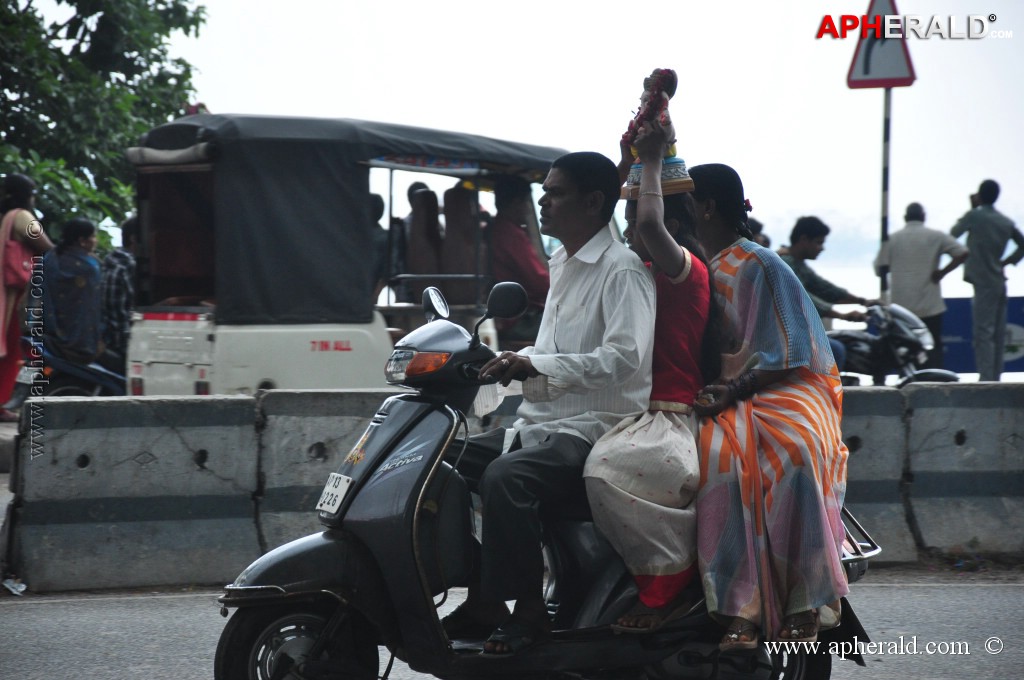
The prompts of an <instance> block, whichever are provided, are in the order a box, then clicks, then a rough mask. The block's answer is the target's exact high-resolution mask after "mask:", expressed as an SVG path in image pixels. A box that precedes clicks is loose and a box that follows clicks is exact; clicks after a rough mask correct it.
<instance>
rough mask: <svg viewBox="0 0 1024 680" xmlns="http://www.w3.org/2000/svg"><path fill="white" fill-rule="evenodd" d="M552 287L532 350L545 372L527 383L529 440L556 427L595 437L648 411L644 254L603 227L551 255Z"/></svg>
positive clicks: (524, 428)
mask: <svg viewBox="0 0 1024 680" xmlns="http://www.w3.org/2000/svg"><path fill="white" fill-rule="evenodd" d="M549 266H550V269H551V288H550V289H549V291H548V297H547V301H546V302H545V305H544V316H543V319H542V321H541V324H540V329H539V330H538V332H537V344H536V345H535V346H533V347H527V348H526V349H524V350H522V351H521V352H520V354H524V355H528V356H529V357H530V360H531V361H532V362H533V366H534V368H536V369H537V370H538V371H540V373H541V374H542V375H540V376H538V377H536V378H530V379H528V380H526V381H525V382H524V383H523V403H522V405H521V406H520V407H519V411H518V414H517V415H518V416H519V419H518V420H517V421H516V423H515V428H516V430H517V431H518V433H519V435H520V439H521V441H522V444H523V446H533V445H535V444H538V443H540V442H541V441H543V440H544V439H545V438H546V437H547V436H548V435H550V434H553V433H556V432H565V433H569V434H574V435H577V436H579V437H582V438H583V439H586V440H587V441H589V442H590V443H591V444H593V443H594V442H596V441H597V440H598V439H600V438H601V435H603V434H604V433H605V432H607V431H608V430H610V429H611V428H612V427H614V426H615V425H617V424H618V423H619V421H621V420H622V419H623V418H624V417H626V416H627V415H630V414H637V413H641V412H643V411H646V410H647V404H648V401H649V399H650V395H651V356H652V348H653V343H654V310H655V307H654V280H653V278H652V277H651V274H650V272H649V271H648V270H647V267H645V266H644V265H643V263H642V262H641V261H640V258H639V257H637V255H636V254H635V253H634V252H633V251H631V250H629V248H627V247H626V246H624V245H623V244H621V243H619V242H617V241H615V240H614V239H612V236H611V233H610V232H609V230H608V229H602V230H601V231H599V232H598V233H597V234H596V235H595V236H594V237H593V238H592V239H590V241H588V242H587V244H586V245H584V246H583V247H582V248H580V250H579V251H577V252H576V254H575V255H573V256H572V257H566V252H565V249H564V248H559V249H558V250H557V251H555V254H554V255H553V256H552V257H551V260H550V262H549Z"/></svg>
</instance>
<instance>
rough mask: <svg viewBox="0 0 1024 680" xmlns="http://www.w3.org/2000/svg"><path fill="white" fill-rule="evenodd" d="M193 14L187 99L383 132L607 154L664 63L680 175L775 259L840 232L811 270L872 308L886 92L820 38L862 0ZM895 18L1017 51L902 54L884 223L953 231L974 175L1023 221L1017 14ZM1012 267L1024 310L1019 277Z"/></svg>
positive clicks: (922, 1) (346, 6)
mask: <svg viewBox="0 0 1024 680" xmlns="http://www.w3.org/2000/svg"><path fill="white" fill-rule="evenodd" d="M204 4H205V5H206V6H207V13H208V20H207V24H206V26H205V27H204V28H203V29H202V32H201V34H200V36H199V38H198V39H187V40H186V39H177V40H175V42H174V45H173V54H174V55H175V56H181V57H184V58H186V59H187V60H189V61H190V62H191V63H192V64H193V65H194V66H195V67H196V69H197V73H196V78H195V84H196V86H197V88H198V99H199V100H200V101H203V102H205V103H206V104H207V106H208V107H209V108H210V110H211V111H213V112H215V113H216V112H221V113H228V112H231V113H254V114H284V115H300V116H324V117H346V118H361V119H371V120H382V121H389V122H396V123H404V124H409V125H419V126H424V127H434V128H441V129H452V130H462V131H467V132H473V133H478V134H483V135H488V136H491V137H499V138H504V139H511V140H515V141H522V142H530V143H536V144H543V145H550V146H557V147H562V148H565V149H568V150H573V151H576V150H596V151H601V152H603V153H605V154H607V155H608V156H610V157H612V158H613V160H615V159H616V158H617V153H618V147H617V139H618V137H619V135H620V134H621V132H622V130H623V129H624V127H625V125H626V123H627V122H628V121H629V119H630V118H631V117H632V115H633V111H634V110H635V108H636V105H637V98H638V97H639V94H640V90H641V89H642V80H643V77H644V76H645V75H647V74H648V73H649V72H650V71H651V69H653V68H655V67H667V68H673V69H675V70H676V71H677V72H678V73H679V75H680V79H681V83H680V88H679V91H678V92H677V93H676V96H675V97H674V98H673V100H672V104H671V111H672V115H673V119H674V121H675V123H676V127H677V134H678V138H679V144H678V149H679V154H680V155H681V156H683V158H684V159H685V160H686V162H687V164H689V165H691V166H692V165H696V164H699V163H706V162H724V163H728V164H730V165H732V166H733V167H735V168H736V169H737V170H738V171H739V173H740V175H741V176H742V178H743V180H744V184H745V187H746V192H747V196H748V198H749V199H750V201H751V203H752V204H753V206H754V212H753V213H752V215H753V216H754V217H757V218H758V219H759V220H761V221H762V222H763V223H764V224H765V225H766V228H767V232H768V234H769V235H770V236H771V238H772V240H773V242H774V243H775V244H782V243H785V242H786V241H787V240H788V235H789V230H790V228H791V227H792V225H793V222H794V221H795V219H796V218H797V217H799V216H800V215H811V214H813V215H818V216H819V217H821V218H822V219H824V220H825V222H826V223H828V224H829V225H830V226H831V227H832V229H833V232H832V235H831V236H830V237H829V240H828V243H827V249H826V251H825V252H824V253H823V254H822V255H821V257H820V258H819V261H818V264H817V265H816V268H817V269H818V271H819V272H820V273H822V274H824V275H826V276H831V277H834V278H836V279H837V280H838V281H839V282H841V283H844V284H845V285H848V286H850V287H853V288H854V289H855V292H858V293H861V294H864V295H871V294H875V293H877V290H878V284H877V279H873V278H872V274H871V269H870V264H871V260H872V258H873V256H874V254H875V252H876V251H877V247H878V238H879V224H880V215H881V160H882V143H881V142H882V118H883V92H884V90H883V89H862V90H851V89H849V88H848V87H847V84H846V75H847V71H848V70H849V67H850V62H851V60H852V57H853V54H854V50H855V48H856V40H855V39H854V38H853V37H850V38H847V39H846V40H835V39H831V38H823V39H820V40H818V39H816V38H815V35H816V34H817V32H818V28H819V25H820V24H821V21H822V18H823V17H824V15H825V14H829V15H832V16H835V17H836V18H837V21H838V17H839V16H840V15H843V14H858V15H859V14H863V13H865V12H866V11H867V8H868V4H869V3H868V0H853V1H850V0H834V1H832V2H824V1H822V0H794V1H788V2H784V3H774V2H763V1H761V0H717V1H716V2H708V1H703V2H694V1H690V0H680V1H677V2H661V3H626V2H615V3H612V2H606V1H605V0H589V1H580V2H577V1H574V0H559V1H558V2H553V1H551V0H545V1H543V2H541V1H538V0H515V1H514V2H505V3H487V2H479V1H477V2H461V1H460V2H457V1H447V0H434V1H432V2H406V1H403V2H387V1H381V2H372V3H370V2H350V1H348V0H335V1H329V0H291V1H290V2H287V3H259V4H254V3H252V2H246V1H243V0H207V1H206V2H205V3H204ZM896 5H897V9H898V11H899V12H900V13H901V14H916V15H924V16H925V17H926V18H930V17H931V16H939V17H942V19H943V20H944V21H945V19H946V18H947V17H949V16H952V17H954V21H955V22H956V23H957V25H959V26H963V25H964V24H965V23H966V20H967V16H968V15H977V14H980V15H986V16H987V15H992V14H994V15H996V17H997V18H996V20H995V22H993V23H992V24H990V26H989V28H990V29H991V30H999V31H1002V32H1004V35H1005V34H1006V33H1012V37H1003V38H994V37H986V38H985V39H982V40H963V39H942V38H939V37H932V38H930V39H928V40H920V39H911V40H910V41H908V47H909V51H910V57H911V60H912V62H913V67H914V70H915V72H916V75H917V81H916V82H915V83H914V84H913V85H912V86H910V87H901V88H894V89H893V98H892V99H893V107H892V135H891V136H892V146H891V161H890V164H891V167H890V192H891V195H890V216H891V217H890V229H897V228H899V227H900V226H901V225H902V215H903V210H904V208H905V207H906V204H907V203H908V202H911V201H918V202H921V203H922V204H923V205H924V206H925V209H926V211H927V214H928V223H929V224H930V225H931V226H933V227H936V228H941V229H944V230H948V229H949V228H950V227H951V226H952V225H953V223H954V222H955V221H956V219H957V218H958V217H959V216H960V215H961V214H962V213H963V212H965V211H966V210H967V209H968V207H969V205H968V195H969V194H971V193H972V192H974V191H975V190H976V189H977V186H978V184H979V183H980V181H981V180H983V179H986V178H993V179H995V180H997V181H998V182H999V183H1000V184H1001V185H1002V187H1003V195H1002V196H1001V197H1000V199H999V201H998V203H997V208H999V209H1000V210H1002V211H1003V212H1005V213H1006V214H1008V215H1009V216H1010V217H1011V218H1012V219H1014V220H1015V221H1016V222H1017V223H1018V225H1021V224H1022V223H1024V163H1022V158H1024V125H1022V122H1024V91H1022V89H1021V87H1020V83H1021V72H1022V69H1024V3H1021V2H1017V1H1014V0H913V1H912V0H898V1H897V3H896ZM448 183H449V184H450V182H448ZM402 191H403V193H404V189H402ZM399 199H400V197H399V196H396V212H399V213H400V212H401V211H400V210H399V207H400V206H399ZM1008 272H1009V276H1010V288H1011V294H1013V295H1024V268H1022V267H1017V268H1010V269H1009V270H1008ZM960 279H961V275H960V273H956V274H954V275H952V276H951V277H949V278H948V279H947V281H946V282H945V283H944V285H945V290H944V292H945V294H946V295H947V296H970V295H971V289H970V287H969V286H967V285H966V284H964V283H963V282H962V281H961V280H960Z"/></svg>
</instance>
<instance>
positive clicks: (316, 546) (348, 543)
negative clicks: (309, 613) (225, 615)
mask: <svg viewBox="0 0 1024 680" xmlns="http://www.w3.org/2000/svg"><path fill="white" fill-rule="evenodd" d="M325 598H333V599H336V600H338V601H340V602H344V603H347V604H349V605H351V606H352V607H354V608H355V609H357V610H359V611H360V612H361V613H362V614H363V615H364V616H366V618H367V619H369V620H370V622H371V623H373V624H374V625H376V626H377V629H378V630H379V631H381V633H382V634H383V635H384V636H385V638H392V637H395V636H396V635H397V631H398V619H397V617H396V616H395V611H394V606H393V604H392V602H391V599H390V597H389V595H388V591H387V588H386V587H385V585H384V579H383V577H382V576H381V573H380V568H379V567H378V565H377V562H376V560H374V558H373V555H371V554H370V552H369V551H368V550H367V549H366V547H365V546H364V545H363V544H362V542H360V541H359V540H358V539H357V538H355V537H354V536H352V535H351V534H349V533H348V532H344V531H338V530H328V531H322V532H320V533H317V534H310V535H309V536H305V537H303V538H299V539H296V540H294V541H291V542H290V543H285V544H284V545H282V546H280V547H278V548H275V549H274V550H271V551H270V552H268V553H267V554H266V555H263V556H262V557H260V558H259V559H257V560H256V561H255V562H253V563H252V564H250V565H249V566H248V567H246V568H245V570H243V571H242V573H241V574H239V575H238V578H236V579H235V580H234V582H233V583H231V584H230V585H228V586H225V588H224V595H222V596H221V597H220V598H219V599H218V602H220V603H221V604H222V605H223V606H224V607H250V606H258V605H266V604H272V603H274V602H276V601H284V600H288V601H291V600H318V599H325Z"/></svg>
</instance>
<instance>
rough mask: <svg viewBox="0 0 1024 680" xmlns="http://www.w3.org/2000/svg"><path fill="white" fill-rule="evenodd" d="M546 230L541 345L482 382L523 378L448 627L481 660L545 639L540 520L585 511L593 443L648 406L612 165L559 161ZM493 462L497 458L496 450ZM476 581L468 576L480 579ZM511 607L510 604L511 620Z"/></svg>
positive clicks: (633, 283)
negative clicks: (471, 564) (472, 562)
mask: <svg viewBox="0 0 1024 680" xmlns="http://www.w3.org/2000/svg"><path fill="white" fill-rule="evenodd" d="M543 189H544V195H543V196H542V197H541V199H540V201H539V204H540V224H541V232H542V233H543V234H546V235H548V236H551V237H554V238H557V239H559V240H560V241H561V243H562V248H561V249H559V250H558V251H556V252H555V254H554V256H553V257H552V258H551V261H550V266H551V290H550V293H549V295H548V299H547V303H546V305H545V309H544V316H543V318H542V321H541V325H540V330H539V333H538V337H537V342H536V345H534V346H533V347H528V348H526V349H524V350H522V351H521V352H520V353H518V354H515V353H511V352H503V353H502V354H500V355H499V356H497V357H496V358H494V359H493V360H491V361H490V362H488V363H487V364H485V365H484V366H483V368H482V369H481V372H480V377H481V379H482V380H495V379H496V380H498V381H499V382H501V383H502V384H503V385H505V386H508V385H509V383H510V382H511V381H512V380H513V379H522V380H523V404H522V406H520V408H519V411H518V416H519V418H518V420H517V421H516V423H515V439H514V441H513V444H512V447H511V450H510V452H508V453H506V454H504V455H501V456H497V457H494V458H493V460H492V461H490V462H489V464H486V467H485V469H484V470H483V472H482V475H478V474H474V473H478V472H479V469H478V470H475V471H474V470H467V469H466V467H472V466H470V465H464V464H460V465H459V466H458V467H459V470H460V472H462V473H463V474H464V475H465V476H467V477H469V478H470V479H473V478H479V484H478V488H479V492H480V496H481V499H482V502H483V542H482V559H481V562H480V574H479V583H478V584H477V583H474V584H473V585H471V586H470V589H469V594H468V596H467V599H466V601H465V603H463V604H462V605H461V606H460V607H459V608H458V609H457V610H456V611H455V612H453V613H452V614H450V615H449V616H448V617H446V618H445V619H444V622H443V624H444V627H445V630H446V632H447V633H448V635H449V637H458V636H461V635H465V634H471V633H472V632H474V631H476V632H483V634H484V635H486V634H487V633H486V632H485V631H486V630H491V631H493V632H491V634H490V637H488V639H487V641H486V643H485V645H484V653H485V654H492V655H507V654H513V653H516V652H518V651H520V650H522V649H524V648H525V647H528V646H529V645H531V644H534V643H536V642H538V641H539V640H542V639H544V638H545V637H546V636H547V634H548V633H549V632H550V626H551V624H550V620H549V619H548V613H547V609H546V606H545V602H544V599H543V597H542V588H543V570H544V564H543V558H542V556H541V552H540V544H541V514H542V512H544V513H545V514H546V515H547V514H548V513H550V512H551V511H552V506H555V505H556V504H557V506H558V507H559V508H562V507H567V506H568V507H576V506H579V507H582V508H586V507H587V499H586V489H585V486H584V481H583V475H582V472H583V465H584V463H585V461H586V458H587V455H588V453H589V452H590V449H591V447H592V446H593V444H594V442H595V441H597V440H598V439H599V438H600V437H601V435H603V434H604V433H605V432H607V431H608V430H609V429H611V428H612V427H613V426H614V425H616V424H617V423H618V422H619V421H621V420H622V418H623V417H625V416H627V415H629V414H632V413H638V412H641V411H643V410H645V409H646V408H647V400H648V397H649V395H650V389H651V378H650V369H651V352H652V342H653V328H654V313H655V308H654V286H653V282H652V280H651V277H650V274H649V273H648V272H647V270H646V268H645V267H644V266H643V264H642V263H641V262H640V260H639V259H638V258H637V257H636V256H635V255H634V254H633V253H632V252H630V251H629V249H628V248H627V247H626V246H624V245H623V244H621V243H619V242H617V241H615V240H614V239H613V238H612V236H611V233H610V232H609V230H608V229H607V224H608V222H609V220H610V219H611V215H612V211H613V210H614V208H615V204H616V202H617V200H618V198H619V193H620V180H619V175H618V171H617V169H616V167H615V164H614V163H613V162H612V161H611V160H609V159H608V158H606V157H604V156H602V155H600V154H597V153H591V152H581V153H571V154H567V155H565V156H562V157H561V158H559V159H557V160H556V161H555V162H554V163H553V164H552V166H551V171H550V172H549V173H548V176H547V179H546V180H545V181H544V184H543ZM494 453H495V454H497V453H498V452H494ZM475 580H476V579H474V581H475ZM506 600H515V601H516V604H515V609H514V611H513V612H512V613H511V615H510V614H509V612H508V610H507V608H506V607H505V605H504V602H505V601H506Z"/></svg>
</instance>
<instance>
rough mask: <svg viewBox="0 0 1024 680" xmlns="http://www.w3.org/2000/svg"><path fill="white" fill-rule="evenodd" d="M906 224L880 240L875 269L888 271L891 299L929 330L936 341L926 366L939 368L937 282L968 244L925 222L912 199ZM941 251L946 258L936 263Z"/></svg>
mask: <svg viewBox="0 0 1024 680" xmlns="http://www.w3.org/2000/svg"><path fill="white" fill-rule="evenodd" d="M904 219H905V220H906V226H904V227H903V228H902V229H900V230H899V231H897V232H896V233H894V234H892V235H890V236H889V238H888V239H887V240H885V241H883V242H882V248H881V250H879V251H878V256H877V257H876V258H875V272H876V273H878V274H881V270H882V268H883V267H887V268H888V269H889V272H890V278H891V286H890V290H891V293H892V301H893V302H895V303H896V304H898V305H901V306H903V307H906V308H907V309H909V310H910V311H912V312H913V313H914V314H916V315H917V316H919V317H921V321H923V322H924V324H925V325H926V326H927V327H928V330H929V331H931V334H932V338H933V339H934V341H935V346H934V348H933V349H932V350H931V351H930V352H929V353H928V363H927V364H925V365H926V367H927V368H942V363H943V361H942V314H943V313H944V312H945V311H946V303H945V302H944V301H943V299H942V288H941V287H940V285H939V282H940V281H942V279H943V278H945V276H946V275H947V274H949V273H950V272H951V271H953V270H954V269H956V268H957V267H959V266H960V265H961V264H963V262H964V260H966V259H967V248H966V247H964V246H963V245H961V244H960V242H959V241H957V240H956V239H955V238H953V237H952V236H950V235H949V234H947V233H945V232H943V231H939V230H938V229H929V228H928V227H926V226H924V208H923V207H922V206H921V204H920V203H911V204H910V205H908V206H907V211H906V213H905V214H904ZM943 255H948V256H949V258H950V259H949V262H947V263H946V264H945V265H944V266H941V267H940V266H939V261H940V260H941V259H942V256H943Z"/></svg>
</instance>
